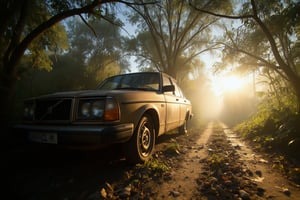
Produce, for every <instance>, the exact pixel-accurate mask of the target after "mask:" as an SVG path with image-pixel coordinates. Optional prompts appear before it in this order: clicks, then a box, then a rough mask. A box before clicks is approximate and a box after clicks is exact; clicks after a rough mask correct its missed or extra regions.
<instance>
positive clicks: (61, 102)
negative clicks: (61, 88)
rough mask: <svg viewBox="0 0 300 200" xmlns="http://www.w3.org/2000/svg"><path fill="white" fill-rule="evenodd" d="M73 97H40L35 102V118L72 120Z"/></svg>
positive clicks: (41, 119)
mask: <svg viewBox="0 0 300 200" xmlns="http://www.w3.org/2000/svg"><path fill="white" fill-rule="evenodd" d="M71 107H72V99H39V100H37V101H36V102H35V120H37V121H65V120H70V116H71Z"/></svg>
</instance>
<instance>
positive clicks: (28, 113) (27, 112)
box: [23, 102, 35, 120]
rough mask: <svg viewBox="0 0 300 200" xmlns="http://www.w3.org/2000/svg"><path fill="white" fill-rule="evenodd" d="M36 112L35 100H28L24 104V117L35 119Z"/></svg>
mask: <svg viewBox="0 0 300 200" xmlns="http://www.w3.org/2000/svg"><path fill="white" fill-rule="evenodd" d="M34 113H35V106H34V103H33V102H31V103H27V102H26V103H25V104H24V112H23V115H24V118H25V119H26V120H33V118H34Z"/></svg>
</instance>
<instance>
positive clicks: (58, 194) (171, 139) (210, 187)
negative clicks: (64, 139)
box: [2, 122, 300, 200]
mask: <svg viewBox="0 0 300 200" xmlns="http://www.w3.org/2000/svg"><path fill="white" fill-rule="evenodd" d="M7 155H9V156H8V158H7V159H8V161H7V165H5V169H4V170H2V171H3V172H4V175H5V178H6V179H4V181H5V185H7V186H8V188H7V189H6V188H5V189H6V193H7V196H8V199H22V200H26V199H28V200H35V199H43V200H50V199H51V200H52V199H56V200H72V199H75V200H98V199H280V200H281V199H289V200H294V199H300V186H299V185H297V184H295V183H293V182H292V181H291V180H289V179H288V178H287V177H286V176H285V175H284V174H282V173H281V172H280V171H279V170H278V169H277V168H274V161H273V160H272V159H271V158H272V157H270V156H269V155H266V154H261V153H258V152H255V151H254V150H253V149H252V148H251V146H250V145H248V144H247V143H246V142H245V141H243V140H242V139H241V138H240V137H239V136H238V135H236V134H235V133H234V132H232V131H231V129H229V128H228V127H226V126H225V125H224V124H222V123H220V122H210V123H208V124H207V126H206V127H205V128H203V129H191V130H190V131H189V134H187V135H179V134H177V132H173V133H168V134H166V135H164V136H161V137H160V138H159V139H158V144H157V145H156V152H155V154H154V155H153V159H152V160H150V161H149V162H147V163H145V164H141V165H134V166H133V165H130V164H128V163H127V162H126V160H125V159H124V158H123V156H122V155H121V154H120V150H119V147H118V146H114V147H110V148H106V149H103V150H101V151H92V152H78V151H65V150H55V151H53V150H51V151H50V150H49V149H47V150H39V151H36V149H28V148H26V149H24V148H23V147H22V148H21V147H20V148H17V149H14V150H13V151H11V152H10V154H7Z"/></svg>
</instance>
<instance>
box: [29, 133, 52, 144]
mask: <svg viewBox="0 0 300 200" xmlns="http://www.w3.org/2000/svg"><path fill="white" fill-rule="evenodd" d="M28 137H29V140H30V141H32V142H38V143H46V144H57V133H44V132H29V136H28Z"/></svg>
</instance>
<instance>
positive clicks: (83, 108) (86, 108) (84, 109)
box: [81, 102, 91, 118]
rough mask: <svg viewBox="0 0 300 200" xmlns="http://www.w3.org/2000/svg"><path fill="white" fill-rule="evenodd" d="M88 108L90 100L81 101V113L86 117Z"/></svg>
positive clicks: (89, 108)
mask: <svg viewBox="0 0 300 200" xmlns="http://www.w3.org/2000/svg"><path fill="white" fill-rule="evenodd" d="M90 110H91V103H90V102H86V103H83V104H82V106H81V115H82V116H83V117H86V118H88V117H90Z"/></svg>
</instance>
